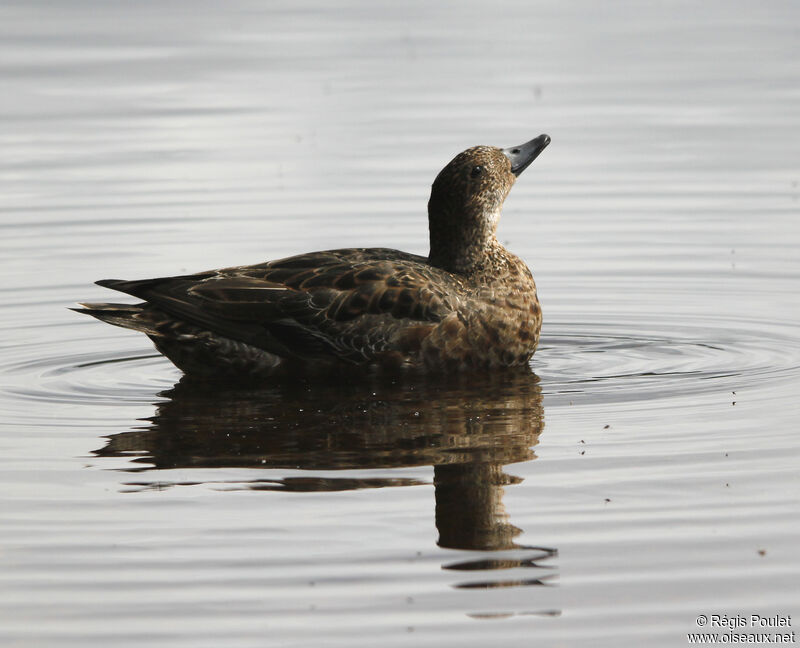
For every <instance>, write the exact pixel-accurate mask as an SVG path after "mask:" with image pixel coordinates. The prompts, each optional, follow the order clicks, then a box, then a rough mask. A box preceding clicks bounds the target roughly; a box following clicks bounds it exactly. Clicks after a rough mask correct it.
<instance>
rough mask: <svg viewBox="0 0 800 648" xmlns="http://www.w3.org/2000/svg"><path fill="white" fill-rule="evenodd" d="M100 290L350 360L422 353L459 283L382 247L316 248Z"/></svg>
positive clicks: (180, 316) (312, 354)
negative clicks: (119, 293) (423, 342)
mask: <svg viewBox="0 0 800 648" xmlns="http://www.w3.org/2000/svg"><path fill="white" fill-rule="evenodd" d="M97 283H98V284H100V285H101V286H106V287H109V288H113V289H115V290H119V291H122V292H125V293H128V294H131V295H134V296H136V297H139V298H140V299H143V300H145V301H146V302H147V306H148V307H151V308H154V309H157V310H158V311H160V312H162V313H165V314H166V315H168V316H170V317H172V318H174V319H176V320H179V321H183V322H187V323H189V324H192V325H194V326H196V327H198V328H201V329H203V330H207V331H211V332H212V333H215V334H217V335H221V336H224V337H227V338H230V339H233V340H238V341H241V342H245V343H247V344H250V345H253V346H256V347H258V348H261V349H264V350H266V351H269V352H271V353H275V354H277V355H280V356H282V357H289V358H305V359H308V358H318V357H320V356H323V357H324V356H329V357H334V358H339V359H345V360H350V361H353V362H363V361H365V360H370V359H372V358H374V357H375V356H377V355H378V354H381V353H386V352H399V353H401V354H407V353H410V352H413V351H414V350H416V349H418V348H419V345H420V344H421V343H422V340H423V339H424V338H425V337H426V336H427V335H428V334H429V333H430V332H431V330H432V329H433V327H435V325H436V324H438V323H439V322H441V321H442V320H443V319H444V318H445V317H447V316H448V315H449V314H451V313H452V312H453V311H454V309H455V306H456V304H455V302H456V301H457V300H458V294H459V293H461V292H462V286H461V283H460V281H459V280H458V279H457V278H456V277H454V276H453V275H451V274H450V273H448V272H445V271H442V270H440V269H438V268H434V267H432V266H430V265H428V263H427V260H426V259H425V258H424V257H419V256H416V255H411V254H406V253H403V252H398V251H396V250H387V249H380V248H379V249H349V250H329V251H325V252H314V253H310V254H302V255H299V256H294V257H289V258H286V259H281V260H278V261H272V262H268V263H262V264H258V265H253V266H238V267H233V268H224V269H221V270H213V271H210V272H202V273H198V274H193V275H184V276H179V277H164V278H158V279H145V280H140V281H121V280H102V281H98V282H97Z"/></svg>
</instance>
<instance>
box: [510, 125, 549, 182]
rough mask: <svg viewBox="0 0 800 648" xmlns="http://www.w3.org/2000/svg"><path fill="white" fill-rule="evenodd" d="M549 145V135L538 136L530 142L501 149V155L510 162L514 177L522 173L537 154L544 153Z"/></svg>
mask: <svg viewBox="0 0 800 648" xmlns="http://www.w3.org/2000/svg"><path fill="white" fill-rule="evenodd" d="M549 143H550V136H549V135H539V137H536V138H534V139H532V140H531V141H530V142H525V143H524V144H520V145H519V146H510V147H509V148H507V149H503V154H504V155H505V156H506V157H507V158H508V159H509V160H510V161H511V173H513V174H514V175H515V176H518V175H519V174H520V173H522V172H523V171H524V170H525V169H527V168H528V166H529V165H530V163H531V162H533V161H534V160H535V159H536V158H537V157H539V153H541V152H542V151H544V150H545V149H546V148H547V145H548V144H549Z"/></svg>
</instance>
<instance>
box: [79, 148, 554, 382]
mask: <svg viewBox="0 0 800 648" xmlns="http://www.w3.org/2000/svg"><path fill="white" fill-rule="evenodd" d="M537 141H540V142H541V145H540V146H539V147H538V150H537V151H536V152H535V155H538V153H539V152H540V151H541V150H542V149H543V148H544V147H545V146H546V145H547V143H548V142H549V138H547V137H546V136H541V137H540V138H537V140H533V141H532V142H534V143H536V142H537ZM529 144H530V143H529ZM526 146H527V145H526ZM535 155H534V157H535ZM515 179H516V176H515V174H514V173H513V172H512V165H511V161H510V160H509V158H508V157H507V156H506V154H505V153H504V152H503V151H502V150H501V149H499V148H494V147H488V146H478V147H474V148H471V149H468V150H467V151H464V152H463V153H460V154H459V155H457V156H456V157H455V158H454V159H453V160H452V161H451V162H450V164H448V165H447V166H446V167H445V168H444V169H443V170H442V171H441V173H439V175H438V176H437V178H436V180H435V181H434V183H433V188H432V191H431V198H430V201H429V204H428V212H429V223H430V255H429V257H428V258H425V257H420V256H416V255H412V254H407V253H405V252H400V251H397V250H390V249H383V248H373V249H343V250H329V251H324V252H312V253H309V254H302V255H299V256H294V257H290V258H287V259H281V260H279V261H272V262H267V263H263V264H259V265H254V266H239V267H233V268H226V269H222V270H213V271H210V272H203V273H199V274H195V275H187V276H179V277H165V278H159V279H146V280H141V281H119V280H103V281H99V282H98V283H99V284H100V285H103V286H107V287H109V288H114V289H115V290H119V291H121V292H125V293H128V294H131V295H134V296H136V297H139V298H140V299H142V300H144V301H143V302H142V303H141V304H134V305H125V304H85V305H84V306H85V308H83V309H78V310H80V311H81V312H85V313H88V314H89V315H93V316H94V317H97V318H98V319H101V320H104V321H106V322H108V323H110V324H115V325H117V326H123V327H126V328H131V329H134V330H139V331H142V332H144V333H145V334H147V335H148V336H149V337H150V338H151V339H152V340H153V342H154V343H155V345H156V348H157V349H158V350H159V351H160V352H161V353H163V354H164V355H166V356H167V357H168V358H170V359H171V360H172V361H173V362H174V363H175V364H176V365H177V366H178V367H179V368H180V369H182V370H183V371H185V372H187V373H197V374H203V375H212V376H215V375H230V374H236V375H252V376H265V375H267V376H268V375H275V374H282V373H291V372H297V373H301V374H305V373H310V372H314V371H323V370H330V369H335V368H337V367H342V366H356V367H357V366H360V365H367V366H370V367H373V368H377V369H384V370H398V369H401V368H419V369H424V370H431V371H448V370H464V369H481V368H492V367H502V366H515V365H523V364H525V363H527V362H528V361H529V360H530V358H531V356H532V355H533V353H534V351H535V349H536V345H537V343H538V341H539V330H540V328H541V324H542V315H541V309H540V307H539V302H538V299H537V296H536V286H535V284H534V281H533V276H532V275H531V272H530V270H529V269H528V267H527V266H526V265H525V264H524V263H523V262H522V261H521V260H520V259H519V258H517V257H516V256H514V255H513V254H511V253H510V252H508V250H506V249H505V248H504V247H503V246H502V245H501V244H500V243H499V242H498V240H497V238H496V237H495V231H496V229H497V222H498V220H499V215H500V211H501V209H502V205H503V201H504V200H505V198H506V196H507V195H508V192H509V191H510V190H511V187H512V186H513V184H514V181H515Z"/></svg>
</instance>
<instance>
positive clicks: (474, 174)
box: [469, 166, 483, 178]
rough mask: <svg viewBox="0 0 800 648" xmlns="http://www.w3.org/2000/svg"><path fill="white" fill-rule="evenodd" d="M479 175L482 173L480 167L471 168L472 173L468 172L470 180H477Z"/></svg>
mask: <svg viewBox="0 0 800 648" xmlns="http://www.w3.org/2000/svg"><path fill="white" fill-rule="evenodd" d="M481 173H483V167H482V166H474V167H472V171H470V172H469V175H470V177H471V178H477V177H478V176H479V175H480V174H481Z"/></svg>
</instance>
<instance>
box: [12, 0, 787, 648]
mask: <svg viewBox="0 0 800 648" xmlns="http://www.w3.org/2000/svg"><path fill="white" fill-rule="evenodd" d="M798 19H800V7H799V6H798V5H797V4H796V3H791V2H774V3H762V4H761V5H756V4H754V3H738V2H735V3H730V2H721V1H719V2H718V1H711V2H705V3H701V4H697V3H688V2H668V3H660V4H658V5H652V6H650V5H648V6H644V5H641V4H634V3H615V4H610V5H609V4H604V5H602V6H601V5H599V4H596V3H591V2H583V1H581V2H576V3H570V4H568V5H565V4H563V3H557V2H534V3H530V2H527V3H505V2H501V3H495V4H493V5H492V8H491V11H489V10H488V9H487V6H486V5H484V4H480V3H441V4H436V5H433V6H431V5H430V4H428V3H421V2H420V3H410V4H409V3H404V4H400V5H393V6H376V5H373V4H370V3H364V2H348V3H346V4H339V5H337V7H336V8H335V9H334V8H332V7H328V6H327V5H324V4H319V5H315V4H313V3H302V4H297V3H271V4H269V5H268V6H266V5H264V4H263V3H249V2H245V1H237V2H232V3H226V4H225V5H224V7H223V6H222V5H220V4H217V3H189V2H183V1H176V2H170V3H148V2H140V3H132V4H131V3H129V4H120V3H99V2H90V1H85V2H82V1H78V0H76V1H70V2H59V3H48V2H25V3H16V4H15V3H6V4H4V5H3V7H2V8H0V33H1V34H2V38H0V78H2V93H1V95H0V150H2V154H1V155H0V184H1V185H2V188H3V189H2V192H0V251H1V252H2V256H1V257H0V258H2V259H3V272H2V275H3V282H2V286H1V287H0V291H2V306H1V308H2V319H1V320H0V326H1V327H2V342H1V343H0V347H2V354H1V355H0V412H1V413H2V417H1V418H2V421H3V424H2V432H0V448H1V449H2V452H0V468H1V470H0V482H1V484H0V490H1V492H2V500H1V501H0V519H1V520H2V525H1V526H0V567H1V568H0V582H2V586H1V587H0V638H2V643H3V644H4V645H10V646H95V645H96V646H108V645H114V646H139V645H143V644H149V645H159V646H183V645H185V646H192V647H193V648H197V647H202V646H220V645H224V646H230V647H237V646H265V645H270V646H272V645H274V646H318V645H322V643H323V642H324V645H341V646H374V645H377V644H380V645H386V646H407V645H422V646H434V645H436V646H464V645H483V644H485V643H486V642H487V641H498V640H500V641H502V642H504V643H507V644H521V645H529V644H530V643H531V641H533V640H534V638H535V641H536V643H537V644H540V645H579V644H584V643H586V642H590V643H591V645H594V646H620V645H636V646H640V645H664V646H667V645H670V646H672V645H683V644H684V643H686V633H687V632H693V631H695V630H697V629H698V627H697V625H696V623H695V619H696V618H697V616H698V615H699V614H708V615H711V614H715V613H719V614H728V615H732V614H748V615H749V614H752V613H763V614H771V615H774V614H795V615H798V616H797V617H795V618H800V609H799V608H800V605H799V604H800V594H798V588H797V579H798V576H800V560H798V557H797V552H796V545H797V538H798V533H799V532H800V515H798V514H800V498H799V497H798V496H799V495H800V477H798V470H797V465H798V459H800V441H798V438H797V434H796V426H797V423H796V422H797V418H798V414H800V406H798V401H797V397H796V386H797V381H798V377H800V330H799V329H798V324H797V322H798V315H800V297H798V295H800V291H798V278H799V277H800V255H798V246H799V245H800V226H798V194H800V189H798V182H800V160H798V155H797V147H796V145H795V142H794V139H795V138H794V134H795V133H796V132H797V129H798V126H799V125H800V118H799V117H798V116H800V94H798V91H797V88H798V87H799V85H798V84H799V83H800V71H798V68H797V64H796V61H797V56H798V38H797V29H796V25H797V24H798ZM540 132H547V133H549V134H550V135H551V136H552V138H553V144H552V145H551V146H550V147H549V148H548V149H547V151H546V152H545V153H544V154H543V155H542V156H541V157H540V158H539V159H538V160H537V161H536V162H535V163H534V165H533V166H532V167H531V168H530V169H529V170H528V171H526V173H525V174H524V175H523V176H522V177H521V178H520V180H519V182H518V184H517V186H516V187H515V188H514V190H513V191H512V194H511V197H510V198H509V200H508V202H507V204H506V209H505V213H504V218H503V221H502V223H501V230H500V232H501V238H502V239H503V240H504V241H505V242H507V244H508V246H509V247H510V248H511V249H512V250H513V251H514V252H516V253H517V254H519V255H520V256H522V257H523V258H524V259H525V260H526V261H528V263H529V265H530V266H531V267H532V269H533V271H534V274H535V276H536V279H537V283H538V286H539V291H540V296H541V299H542V303H543V309H544V317H545V323H544V328H543V338H542V344H541V347H540V349H539V351H538V352H537V354H536V356H535V357H534V361H533V363H532V373H530V374H522V375H519V376H506V377H501V378H495V379H490V380H478V379H467V380H464V381H460V382H453V383H450V382H448V383H447V384H431V383H417V384H413V383H412V384H403V383H397V382H392V381H383V382H381V383H378V384H372V385H369V386H364V385H360V386H348V385H344V386H336V387H330V386H329V387H327V388H326V387H322V386H311V387H308V388H302V387H290V386H275V387H274V388H270V389H261V390H249V389H238V390H236V389H230V390H219V389H209V387H208V386H207V385H203V384H193V383H192V382H190V381H187V380H185V379H184V380H181V377H180V374H179V372H178V371H177V370H176V369H175V368H174V367H172V365H170V364H169V363H168V362H167V361H166V360H164V359H163V358H161V357H159V356H157V355H156V354H154V352H153V350H152V347H151V346H150V344H149V342H148V341H147V339H146V338H144V337H143V336H141V335H136V334H134V333H131V332H126V331H123V330H119V329H114V328H112V327H109V326H103V325H102V324H100V323H99V322H96V321H94V320H90V319H89V318H86V317H81V316H78V315H77V314H75V313H72V312H71V311H69V310H67V307H68V306H71V305H73V304H74V302H75V301H77V300H89V301H91V300H94V301H99V300H105V299H108V298H109V297H110V296H111V294H110V293H109V292H108V291H106V290H103V289H101V288H99V287H96V286H93V285H92V282H93V281H94V280H95V279H99V278H105V277H123V278H137V277H147V276H157V275H162V274H178V273H181V272H188V271H195V270H201V269H205V268H209V267H222V266H226V265H235V264H241V263H255V262H259V261H263V260H265V259H269V258H278V257H281V256H285V255H288V254H292V253H297V252H302V251H307V250H312V249H324V248H331V247H345V246H373V245H374V246H392V247H397V248H400V249H404V250H407V251H410V252H416V253H422V254H424V253H426V251H427V249H426V217H425V204H426V201H427V194H428V190H429V187H430V183H431V181H432V179H433V177H434V176H435V174H436V173H437V172H438V170H439V169H440V168H441V167H442V166H443V165H444V164H445V163H446V162H447V161H448V160H449V159H450V158H451V157H452V156H453V155H454V154H455V153H457V152H458V151H460V150H462V149H464V148H466V147H468V146H471V145H475V144H493V145H499V146H509V145H512V144H516V143H520V142H522V141H525V140H527V139H530V138H531V137H533V136H535V135H537V134H539V133H540Z"/></svg>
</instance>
